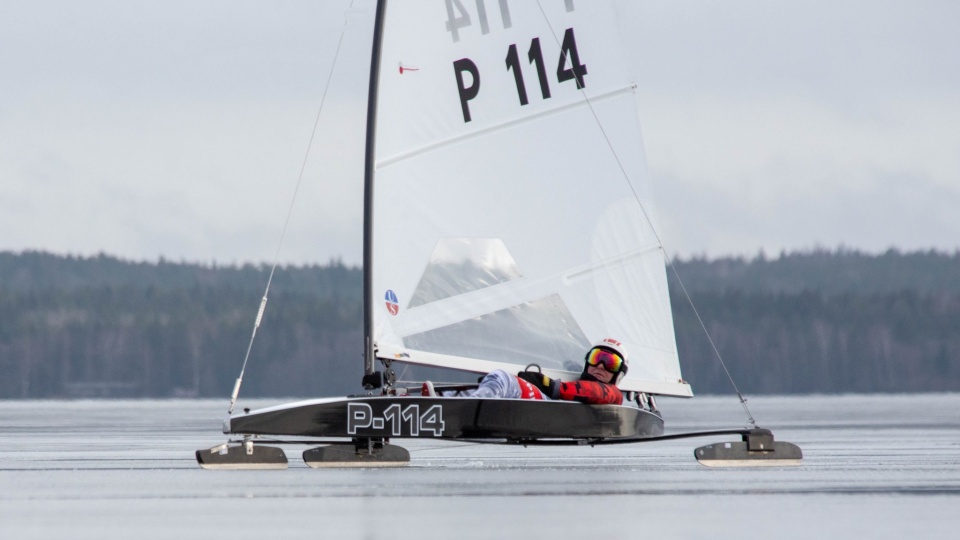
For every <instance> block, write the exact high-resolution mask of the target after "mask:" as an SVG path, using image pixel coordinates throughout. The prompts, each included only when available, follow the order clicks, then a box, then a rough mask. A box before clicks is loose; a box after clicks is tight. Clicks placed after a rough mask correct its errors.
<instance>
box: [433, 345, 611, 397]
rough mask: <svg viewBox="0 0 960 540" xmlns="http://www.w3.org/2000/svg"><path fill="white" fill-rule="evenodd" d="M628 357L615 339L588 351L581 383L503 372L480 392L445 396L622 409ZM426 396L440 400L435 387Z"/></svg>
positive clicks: (485, 382)
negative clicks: (556, 401) (559, 401)
mask: <svg viewBox="0 0 960 540" xmlns="http://www.w3.org/2000/svg"><path fill="white" fill-rule="evenodd" d="M627 367H628V362H627V355H626V352H625V351H624V349H623V345H622V344H621V343H620V342H619V341H617V340H615V339H610V338H607V339H604V340H602V341H600V342H598V343H597V344H595V345H594V346H593V347H591V348H590V350H589V351H587V355H586V357H585V358H584V365H583V373H581V374H580V379H579V380H576V381H571V382H563V381H560V380H557V379H551V378H549V377H547V376H546V375H544V374H542V373H540V372H539V371H521V372H520V373H517V375H516V376H514V375H511V374H509V373H507V372H506V371H503V370H501V369H497V370H494V371H491V372H490V373H488V374H487V375H486V376H484V377H483V380H481V381H480V385H479V386H478V387H477V388H476V389H471V390H460V391H457V392H452V393H450V392H446V393H444V395H445V396H447V395H448V396H462V397H480V398H513V399H562V400H566V401H579V402H580V403H589V404H592V405H620V404H622V403H623V394H622V393H621V392H620V389H619V388H617V386H616V385H617V383H619V382H620V380H621V379H623V376H624V375H626V373H627ZM421 393H422V394H423V395H424V396H436V395H437V393H436V391H435V390H434V388H433V383H431V382H430V381H427V382H425V383H423V389H422V392H421Z"/></svg>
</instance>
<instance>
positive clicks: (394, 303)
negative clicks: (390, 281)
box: [384, 289, 400, 315]
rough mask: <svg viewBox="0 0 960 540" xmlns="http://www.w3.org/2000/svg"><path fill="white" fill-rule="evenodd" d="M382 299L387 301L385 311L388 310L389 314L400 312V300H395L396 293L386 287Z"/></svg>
mask: <svg viewBox="0 0 960 540" xmlns="http://www.w3.org/2000/svg"><path fill="white" fill-rule="evenodd" d="M384 299H386V301H387V311H389V312H390V314H391V315H396V314H397V313H400V301H399V300H397V293H395V292H393V291H392V290H390V289H387V294H386V295H384Z"/></svg>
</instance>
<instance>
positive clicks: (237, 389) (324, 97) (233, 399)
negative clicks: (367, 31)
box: [227, 0, 353, 414]
mask: <svg viewBox="0 0 960 540" xmlns="http://www.w3.org/2000/svg"><path fill="white" fill-rule="evenodd" d="M351 9H353V0H351V1H350V6H349V7H348V8H347V13H349V12H350V10H351ZM346 30H347V16H346V15H344V18H343V27H342V28H341V30H340V38H339V40H338V41H337V50H336V52H334V54H333V62H332V63H331V64H330V71H329V73H327V82H326V84H325V85H324V87H323V94H322V97H321V98H320V106H319V107H318V108H317V116H316V118H315V119H314V121H313V131H312V132H311V133H310V140H309V141H308V142H307V149H306V151H305V152H304V155H303V162H302V163H301V164H300V174H298V175H297V184H296V186H295V187H294V189H293V196H292V197H291V198H290V206H289V208H288V209H287V217H286V219H285V220H284V222H283V230H282V231H281V233H280V241H279V242H278V243H277V252H276V254H275V255H274V257H273V266H271V267H270V276H269V277H268V278H267V286H266V288H265V289H264V291H263V298H262V299H261V300H260V309H259V310H258V311H257V318H256V320H255V321H254V323H253V332H251V334H250V343H249V344H248V345H247V353H246V354H245V355H244V357H243V366H242V367H241V368H240V375H239V376H238V377H237V381H236V383H234V386H233V393H232V394H231V395H230V408H229V409H228V410H227V414H233V408H234V406H236V404H237V397H238V396H239V395H240V385H241V384H243V374H244V373H245V372H246V370H247V362H248V361H249V360H250V351H251V350H252V349H253V342H254V340H255V339H256V337H257V329H259V328H260V322H261V321H262V320H263V312H264V311H265V310H266V309H267V296H268V295H269V293H270V285H271V284H272V283H273V275H274V273H275V272H276V271H277V265H278V264H279V263H280V250H281V249H282V248H283V240H284V239H285V238H286V236H287V228H288V227H289V225H290V217H291V216H292V215H293V207H294V203H296V201H297V193H299V191H300V184H301V183H302V182H303V173H304V171H305V170H306V168H307V161H308V160H309V158H310V149H311V148H313V139H314V138H315V137H316V136H317V127H318V126H319V125H320V114H321V113H322V112H323V104H324V103H326V101H327V91H328V90H329V89H330V82H331V81H332V80H333V70H334V69H335V68H336V67H337V59H339V58H340V47H341V46H342V45H343V36H344V35H345V34H346Z"/></svg>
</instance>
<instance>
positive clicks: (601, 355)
mask: <svg viewBox="0 0 960 540" xmlns="http://www.w3.org/2000/svg"><path fill="white" fill-rule="evenodd" d="M587 364H588V365H591V366H603V369H605V370H607V371H609V372H610V373H617V372H619V371H620V367H621V366H623V358H620V355H618V354H615V353H612V352H610V351H608V350H606V349H590V352H588V353H587Z"/></svg>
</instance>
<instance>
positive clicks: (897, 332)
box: [0, 250, 960, 398]
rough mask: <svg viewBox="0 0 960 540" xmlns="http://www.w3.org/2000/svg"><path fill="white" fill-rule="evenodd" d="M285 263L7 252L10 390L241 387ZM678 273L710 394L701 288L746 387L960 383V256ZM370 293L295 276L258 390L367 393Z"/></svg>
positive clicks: (759, 260)
mask: <svg viewBox="0 0 960 540" xmlns="http://www.w3.org/2000/svg"><path fill="white" fill-rule="evenodd" d="M674 269H675V270H676V272H674ZM269 271H270V268H269V267H268V266H264V265H245V266H239V267H238V266H215V265H199V264H189V263H171V262H168V261H164V260H161V261H159V262H155V263H144V262H129V261H124V260H121V259H117V258H114V257H110V256H106V255H100V256H97V257H70V256H58V255H52V254H48V253H42V252H24V253H10V252H0V398H54V397H169V396H182V397H192V396H198V397H225V396H228V395H229V393H230V391H231V389H232V387H233V383H234V380H235V379H236V377H237V375H238V373H239V371H240V367H241V365H242V362H243V358H244V355H245V353H246V348H247V344H248V343H249V339H250V333H251V331H252V329H253V322H254V318H255V317H256V311H257V307H258V306H259V304H260V297H261V295H262V294H263V289H264V286H265V285H266V282H267V278H268V276H269ZM677 275H679V276H680V278H681V279H682V282H683V287H680V286H679V284H678V281H677V277H676V276H677ZM668 277H669V279H670V281H671V294H672V302H673V311H674V318H675V326H676V333H677V346H678V348H679V352H680V358H681V362H682V368H683V372H684V376H685V378H686V379H687V380H688V381H689V382H690V383H691V385H692V386H693V388H694V391H695V392H698V393H727V392H730V391H731V385H730V382H729V380H728V379H727V376H726V374H725V373H724V370H723V368H722V367H721V365H720V362H719V360H717V355H716V353H715V352H714V350H713V346H712V345H711V342H710V340H709V339H708V338H707V334H705V333H704V331H703V328H702V327H701V326H700V322H699V320H698V318H697V316H696V315H695V314H694V311H693V309H692V308H691V307H690V302H688V301H687V298H686V296H685V295H684V293H683V291H684V290H685V291H686V292H687V293H688V294H689V296H690V299H691V300H692V303H693V305H694V306H696V309H697V311H698V313H699V315H700V318H701V319H702V320H703V323H704V325H705V326H706V328H707V330H708V332H709V336H710V338H712V340H713V344H714V345H715V346H716V349H717V350H718V351H719V353H720V354H721V356H722V357H723V359H724V361H725V362H726V366H727V368H728V369H729V371H730V373H731V375H732V376H733V379H734V381H735V382H736V384H737V385H738V387H739V388H740V390H741V391H742V392H744V393H746V394H756V393H799V392H908V391H909V392H916V391H951V390H952V391H956V390H960V254H957V253H955V254H952V255H951V254H944V253H937V252H919V253H900V252H897V251H888V252H887V253H884V254H882V255H868V254H863V253H860V252H856V251H849V250H839V251H815V252H806V253H793V254H782V255H780V256H779V257H777V258H775V259H772V258H767V257H763V256H758V257H755V258H753V259H744V258H722V259H715V260H707V259H689V260H677V261H675V262H674V268H671V269H668ZM361 291H362V275H361V271H360V270H359V269H358V268H353V267H348V266H345V265H344V264H342V263H341V262H339V261H331V262H330V263H329V264H327V265H316V266H299V267H295V266H291V267H281V268H278V270H277V272H276V274H275V275H274V278H273V282H272V286H271V294H270V298H269V304H268V307H267V310H266V314H265V316H264V320H263V323H262V325H261V327H260V329H259V331H258V334H257V340H256V341H255V343H254V347H253V350H252V351H251V360H250V363H249V365H248V367H247V372H246V375H245V377H244V386H243V395H245V396H249V397H253V396H321V395H337V394H344V393H352V392H356V391H358V390H359V380H360V376H361V364H360V356H361V354H362V337H361V336H362V332H361V328H362V307H361V297H362V292H361ZM344 359H346V360H347V361H343V360H344Z"/></svg>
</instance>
